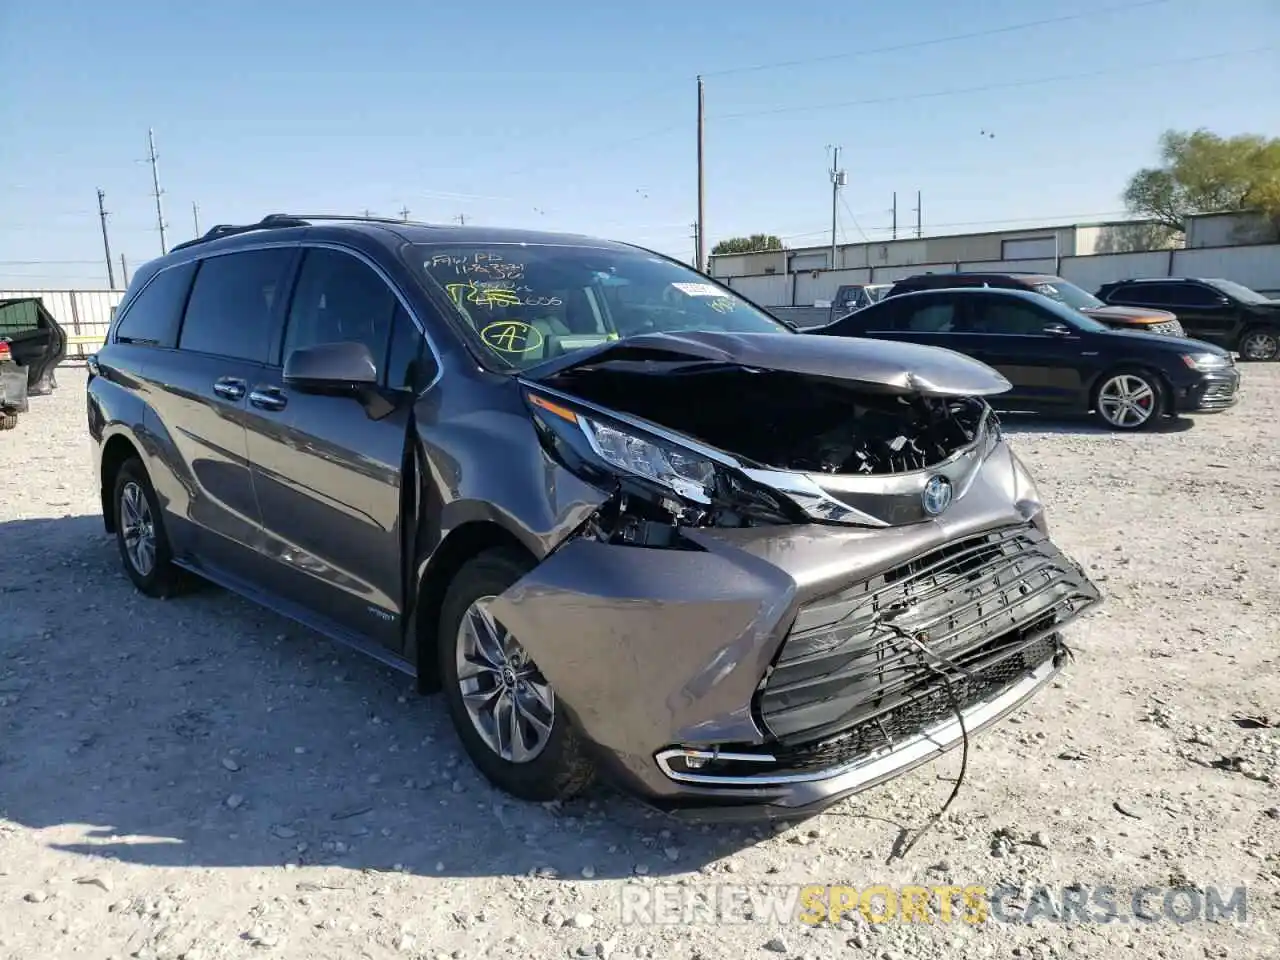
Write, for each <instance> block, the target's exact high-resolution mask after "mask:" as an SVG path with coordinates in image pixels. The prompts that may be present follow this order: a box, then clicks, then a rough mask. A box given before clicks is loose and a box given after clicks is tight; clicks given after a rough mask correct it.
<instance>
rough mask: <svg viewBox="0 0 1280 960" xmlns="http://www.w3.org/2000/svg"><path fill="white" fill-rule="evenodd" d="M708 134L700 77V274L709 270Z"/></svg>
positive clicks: (698, 240)
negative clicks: (705, 247) (704, 246)
mask: <svg viewBox="0 0 1280 960" xmlns="http://www.w3.org/2000/svg"><path fill="white" fill-rule="evenodd" d="M706 132H707V102H706V96H705V95H704V92H703V86H702V77H701V76H699V77H698V235H697V239H696V241H695V243H696V245H697V246H696V249H697V253H698V264H697V266H698V272H699V273H701V272H702V271H703V270H705V269H706V268H707V258H706V256H705V255H704V254H705V251H704V250H703V249H702V244H703V238H705V237H706V235H707V172H706V166H705V163H706V161H705V147H706Z"/></svg>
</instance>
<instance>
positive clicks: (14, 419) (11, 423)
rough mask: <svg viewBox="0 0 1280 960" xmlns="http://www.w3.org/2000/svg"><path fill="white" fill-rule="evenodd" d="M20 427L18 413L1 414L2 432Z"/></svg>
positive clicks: (0, 425)
mask: <svg viewBox="0 0 1280 960" xmlns="http://www.w3.org/2000/svg"><path fill="white" fill-rule="evenodd" d="M17 425H18V415H17V414H16V413H0V430H12V429H13V428H14V427H16V426H17Z"/></svg>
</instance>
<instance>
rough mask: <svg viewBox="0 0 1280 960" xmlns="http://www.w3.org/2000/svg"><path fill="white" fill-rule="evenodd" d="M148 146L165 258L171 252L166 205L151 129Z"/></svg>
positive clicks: (162, 249)
mask: <svg viewBox="0 0 1280 960" xmlns="http://www.w3.org/2000/svg"><path fill="white" fill-rule="evenodd" d="M147 145H148V146H149V147H150V148H151V156H150V162H151V185H152V187H154V188H155V192H156V194H155V195H156V223H157V224H159V226H160V254H161V256H163V255H164V254H166V253H168V252H169V244H168V242H167V241H166V240H165V235H164V205H163V204H162V203H161V200H160V197H161V195H162V194H163V192H164V191H162V190H161V189H160V168H159V166H158V165H157V164H156V135H155V131H154V130H152V129H150V128H148V129H147Z"/></svg>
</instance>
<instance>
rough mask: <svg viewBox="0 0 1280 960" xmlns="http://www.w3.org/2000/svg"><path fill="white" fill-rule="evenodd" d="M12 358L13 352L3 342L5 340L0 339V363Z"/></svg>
mask: <svg viewBox="0 0 1280 960" xmlns="http://www.w3.org/2000/svg"><path fill="white" fill-rule="evenodd" d="M12 359H13V352H12V351H11V350H10V349H9V344H7V343H5V341H3V340H0V363H4V361H6V360H12Z"/></svg>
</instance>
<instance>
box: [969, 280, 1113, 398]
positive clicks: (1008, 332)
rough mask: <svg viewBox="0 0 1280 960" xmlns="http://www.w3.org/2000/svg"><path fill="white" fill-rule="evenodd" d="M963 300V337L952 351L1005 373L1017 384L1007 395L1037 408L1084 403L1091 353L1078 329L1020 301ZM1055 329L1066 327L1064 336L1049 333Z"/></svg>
mask: <svg viewBox="0 0 1280 960" xmlns="http://www.w3.org/2000/svg"><path fill="white" fill-rule="evenodd" d="M961 302H962V303H963V308H962V309H963V315H962V317H963V318H962V322H961V325H960V335H959V336H957V337H956V338H955V345H954V346H953V347H952V349H954V350H958V351H960V352H961V353H967V354H969V355H970V356H972V357H974V358H975V359H977V360H981V361H982V362H983V363H985V364H987V365H988V366H990V367H994V368H995V369H996V370H999V371H1000V373H1002V374H1004V377H1005V379H1006V380H1008V381H1009V382H1010V383H1011V384H1013V389H1012V390H1010V391H1009V393H1008V394H1006V395H1004V397H1007V398H1008V399H1009V400H1020V401H1025V402H1028V403H1031V404H1035V405H1036V406H1069V405H1074V404H1077V403H1078V402H1079V398H1080V397H1081V395H1082V392H1083V390H1084V384H1085V376H1084V373H1083V370H1082V368H1084V367H1087V366H1089V365H1090V357H1089V352H1090V351H1089V348H1088V346H1087V345H1086V344H1085V343H1084V341H1083V337H1082V335H1081V332H1080V330H1079V329H1078V328H1077V327H1075V326H1072V325H1070V324H1067V323H1065V321H1063V320H1062V318H1060V317H1058V316H1057V315H1055V314H1053V313H1051V312H1050V311H1048V310H1045V309H1043V308H1041V307H1039V306H1038V305H1035V304H1032V303H1029V302H1027V301H1025V300H1023V299H1022V298H1018V297H1009V296H999V295H998V294H974V295H971V296H966V297H964V298H963V301H961ZM1055 325H1056V326H1058V327H1066V332H1065V334H1058V333H1049V332H1048V328H1049V327H1050V326H1055ZM1004 397H1002V398H999V399H1001V400H1002V401H1003V399H1004Z"/></svg>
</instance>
